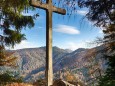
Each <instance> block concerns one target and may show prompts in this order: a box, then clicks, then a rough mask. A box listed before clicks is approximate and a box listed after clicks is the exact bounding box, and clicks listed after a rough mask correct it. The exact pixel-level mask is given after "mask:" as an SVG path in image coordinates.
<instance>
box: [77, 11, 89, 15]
mask: <svg viewBox="0 0 115 86" xmlns="http://www.w3.org/2000/svg"><path fill="white" fill-rule="evenodd" d="M76 13H77V14H79V15H86V14H87V11H84V10H77V12H76Z"/></svg>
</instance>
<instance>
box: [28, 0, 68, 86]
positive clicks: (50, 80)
mask: <svg viewBox="0 0 115 86" xmlns="http://www.w3.org/2000/svg"><path fill="white" fill-rule="evenodd" d="M30 5H31V6H34V7H37V8H41V9H44V10H46V72H45V73H46V80H47V86H51V85H52V84H53V66H52V65H53V62H52V12H55V13H58V14H62V15H65V14H66V10H65V9H61V8H57V7H55V6H53V5H52V0H47V1H46V4H45V3H42V2H40V1H37V0H30Z"/></svg>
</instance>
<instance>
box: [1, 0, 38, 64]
mask: <svg viewBox="0 0 115 86" xmlns="http://www.w3.org/2000/svg"><path fill="white" fill-rule="evenodd" d="M28 10H33V9H32V7H30V6H29V1H28V0H0V66H3V65H11V64H10V63H11V62H14V60H15V57H11V55H12V54H13V53H9V52H7V51H5V47H6V46H7V47H10V46H11V47H14V45H15V44H17V43H20V42H21V41H22V40H24V39H26V38H25V34H22V33H21V30H22V29H24V28H26V27H29V28H31V27H33V26H34V19H35V17H36V16H38V15H35V16H26V15H23V14H22V12H24V11H25V12H28Z"/></svg>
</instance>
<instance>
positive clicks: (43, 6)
mask: <svg viewBox="0 0 115 86" xmlns="http://www.w3.org/2000/svg"><path fill="white" fill-rule="evenodd" d="M30 4H31V6H34V7H36V8H41V9H44V10H49V9H50V10H51V11H53V12H55V13H58V14H62V15H65V14H66V10H65V9H61V8H57V7H55V6H53V5H50V4H47V3H46V4H45V3H42V2H41V1H36V0H31V1H30Z"/></svg>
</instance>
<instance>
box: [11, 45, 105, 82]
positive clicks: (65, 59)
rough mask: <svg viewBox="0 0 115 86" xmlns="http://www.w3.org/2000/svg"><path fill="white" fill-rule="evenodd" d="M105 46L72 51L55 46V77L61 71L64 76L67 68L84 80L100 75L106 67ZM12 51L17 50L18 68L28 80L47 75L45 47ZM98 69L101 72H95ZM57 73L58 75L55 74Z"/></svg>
mask: <svg viewBox="0 0 115 86" xmlns="http://www.w3.org/2000/svg"><path fill="white" fill-rule="evenodd" d="M103 48H104V47H103V46H99V47H95V48H91V49H85V48H79V49H77V50H75V51H72V50H68V49H60V48H58V47H56V46H55V47H53V70H54V78H60V72H61V75H62V76H64V73H63V72H64V71H65V70H66V71H67V70H68V71H70V72H71V73H72V74H74V75H75V76H76V78H78V79H79V80H81V81H84V82H86V81H88V80H90V79H92V78H94V77H95V76H96V75H99V74H100V73H102V72H103V71H104V70H105V69H106V65H105V63H106V61H105V60H103V58H101V57H102V53H101V52H100V51H101V50H102V49H103ZM11 52H15V53H14V55H15V56H16V57H17V58H18V59H17V65H18V68H17V69H18V71H19V72H20V75H21V76H22V77H24V80H25V81H26V82H30V81H36V80H37V79H40V78H43V77H44V76H45V57H46V48H45V47H39V48H27V49H19V50H13V51H11ZM97 70H98V71H99V70H100V72H95V71H97ZM94 72H95V73H94ZM97 73H99V74H97ZM56 74H58V77H56V76H55V75H56Z"/></svg>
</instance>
